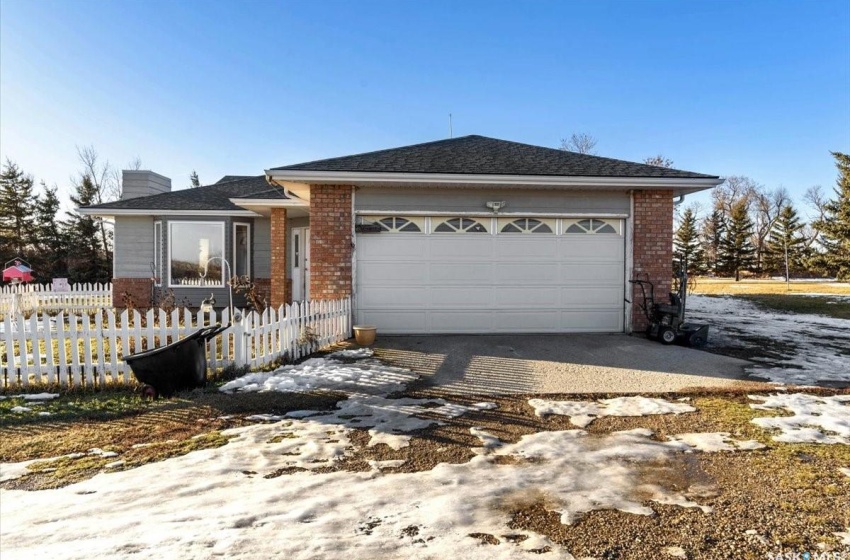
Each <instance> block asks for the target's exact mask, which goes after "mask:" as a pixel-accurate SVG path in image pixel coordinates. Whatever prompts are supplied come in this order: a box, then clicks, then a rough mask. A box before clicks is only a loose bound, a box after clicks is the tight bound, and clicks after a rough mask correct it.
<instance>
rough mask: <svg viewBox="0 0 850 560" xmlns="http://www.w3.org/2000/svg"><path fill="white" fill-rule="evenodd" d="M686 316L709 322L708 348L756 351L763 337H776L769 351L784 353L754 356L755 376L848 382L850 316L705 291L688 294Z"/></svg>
mask: <svg viewBox="0 0 850 560" xmlns="http://www.w3.org/2000/svg"><path fill="white" fill-rule="evenodd" d="M830 297H833V295H832V294H830ZM688 319H689V320H691V321H693V322H694V323H708V324H710V325H711V331H710V332H709V337H708V347H709V348H710V347H712V346H716V347H723V346H732V347H744V348H747V347H749V348H754V349H756V350H755V351H754V354H756V355H757V354H758V353H759V352H758V348H759V347H760V346H763V345H764V339H768V340H770V341H774V342H775V343H774V344H770V345H769V350H770V351H771V352H772V353H773V352H775V353H778V354H780V357H779V358H769V357H753V358H752V359H753V360H754V361H758V362H760V363H759V364H757V365H754V366H751V367H748V368H747V373H749V374H751V375H756V376H758V377H763V378H766V379H768V380H770V381H773V382H777V383H787V384H794V385H824V384H826V385H850V321H848V320H846V319H835V318H831V317H823V316H820V315H808V314H802V313H778V312H774V311H768V310H765V309H761V308H758V307H757V306H755V305H754V304H752V303H750V302H748V301H746V300H743V299H741V298H735V297H711V296H703V295H690V296H688ZM742 337H743V338H742ZM746 337H759V339H761V340H759V339H751V340H747V338H746Z"/></svg>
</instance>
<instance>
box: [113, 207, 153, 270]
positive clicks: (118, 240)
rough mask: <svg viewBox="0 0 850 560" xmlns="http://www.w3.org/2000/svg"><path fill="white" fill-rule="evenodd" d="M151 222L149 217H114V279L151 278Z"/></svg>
mask: <svg viewBox="0 0 850 560" xmlns="http://www.w3.org/2000/svg"><path fill="white" fill-rule="evenodd" d="M153 222H154V219H153V217H151V216H116V217H115V265H114V266H115V268H114V276H115V277H116V278H150V277H151V262H153V253H154V245H153Z"/></svg>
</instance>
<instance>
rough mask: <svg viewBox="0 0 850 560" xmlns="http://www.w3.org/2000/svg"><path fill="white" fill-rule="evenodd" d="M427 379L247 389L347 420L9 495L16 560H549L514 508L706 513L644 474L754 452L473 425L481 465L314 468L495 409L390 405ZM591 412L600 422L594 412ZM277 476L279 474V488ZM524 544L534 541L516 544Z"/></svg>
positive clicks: (243, 437) (325, 419)
mask: <svg viewBox="0 0 850 560" xmlns="http://www.w3.org/2000/svg"><path fill="white" fill-rule="evenodd" d="M413 377H415V376H414V375H413V374H412V373H410V372H408V371H406V370H398V369H395V368H387V367H384V366H381V365H380V363H378V362H375V361H374V360H364V361H361V362H358V363H356V364H344V363H340V362H338V361H336V360H334V359H320V360H308V361H307V362H305V363H304V364H301V365H299V366H289V367H287V368H281V369H280V370H278V371H277V372H274V373H270V374H261V375H259V374H249V375H247V376H245V378H242V379H237V380H235V381H233V382H231V383H229V384H228V386H229V388H228V389H227V390H228V391H235V390H241V391H262V390H284V391H287V390H298V389H316V388H322V389H331V390H340V389H345V390H347V391H348V392H349V398H348V399H347V400H343V401H340V402H339V403H338V405H337V409H336V410H334V411H297V413H295V414H292V413H291V417H280V416H266V415H264V416H263V418H262V420H264V421H265V422H267V423H261V424H254V425H249V426H243V427H239V428H235V429H231V430H225V431H223V432H222V434H223V435H224V436H226V437H228V438H230V439H229V441H228V443H227V444H226V445H224V446H221V447H218V448H214V449H204V450H198V451H193V452H191V453H189V454H187V455H183V456H180V457H174V458H171V459H167V460H164V461H161V462H156V463H149V464H146V465H143V466H140V467H138V468H134V469H129V470H126V471H117V472H116V471H114V470H113V469H114V467H118V466H120V463H119V461H115V462H114V463H110V465H111V466H110V468H107V469H105V470H104V472H101V473H100V474H98V475H96V476H95V477H94V478H92V479H90V480H86V481H84V482H80V483H77V484H73V485H70V486H67V487H65V488H59V489H55V490H43V491H35V492H28V491H22V490H5V489H0V503H2V506H3V523H2V524H1V525H0V541H2V542H3V558H4V560H15V559H18V558H21V559H24V558H26V559H30V558H56V559H85V560H99V559H106V558H115V557H125V556H130V555H132V557H133V558H136V559H139V560H142V559H148V558H186V559H194V558H210V557H218V556H220V557H239V558H242V559H243V560H252V559H263V560H265V559H267V558H287V559H293V560H298V559H307V558H339V557H351V558H378V557H382V558H387V557H389V558H399V557H401V558H413V559H425V558H446V557H462V558H469V559H472V560H474V559H479V558H481V559H483V558H487V559H490V558H536V557H537V555H534V556H530V555H529V552H532V551H534V550H539V549H542V548H544V547H547V546H551V547H552V550H551V552H549V553H548V554H547V555H546V558H572V557H571V556H570V555H569V553H568V552H566V551H564V550H562V549H560V548H559V547H557V546H555V545H553V544H552V543H551V542H550V541H549V540H548V539H547V538H546V537H544V536H542V535H538V534H536V533H530V532H524V531H515V530H512V529H510V528H509V527H508V523H509V521H510V516H509V513H508V512H509V511H511V510H512V509H514V508H515V507H517V506H520V505H523V504H528V503H537V502H543V503H545V504H546V507H547V508H548V509H549V510H550V511H552V512H556V513H558V514H559V515H560V518H561V521H562V522H563V523H567V524H569V523H572V522H574V521H575V520H577V519H578V518H579V517H580V516H581V515H583V514H585V513H587V512H590V511H593V510H601V509H617V510H621V511H624V512H629V513H633V514H637V515H651V514H652V513H653V510H652V508H651V507H650V506H649V505H647V504H646V501H647V500H648V501H649V502H650V503H651V502H656V503H661V504H673V505H677V506H680V507H686V508H699V509H701V510H702V511H703V512H704V513H706V514H708V513H710V511H711V509H710V508H708V507H707V506H703V505H701V504H699V503H697V502H695V501H692V499H691V498H689V496H690V495H691V494H693V495H700V494H699V488H697V487H692V488H679V489H674V488H672V487H668V486H665V484H668V482H667V481H666V479H665V477H658V479H657V480H648V479H647V478H646V477H645V476H644V474H645V473H644V472H643V471H642V465H643V464H646V463H649V462H652V463H657V462H659V461H664V460H666V459H669V458H671V457H672V456H673V455H675V454H677V453H680V452H682V451H698V450H700V449H704V450H709V449H710V450H712V451H717V450H725V448H726V447H733V448H734V449H746V448H752V447H751V446H750V447H748V446H747V444H746V442H743V443H742V442H734V441H731V440H729V439H728V436H727V435H726V434H684V435H682V436H681V439H680V440H674V441H667V442H659V441H655V440H654V439H652V438H653V436H654V434H653V432H652V431H651V430H648V429H645V428H639V429H635V430H628V431H623V432H617V433H613V434H608V435H591V434H588V433H587V432H586V431H584V430H578V429H576V430H566V431H552V432H540V433H534V434H529V435H525V436H523V437H522V438H521V439H520V440H519V441H518V442H516V443H505V442H501V441H500V440H499V439H498V438H497V437H495V436H494V435H492V434H489V433H487V432H485V431H483V430H480V429H476V428H472V429H471V433H472V434H473V435H475V436H476V437H478V438H479V439H480V440H481V442H482V445H483V447H484V448H485V449H484V450H482V451H481V452H479V453H478V454H477V455H476V456H475V457H473V458H472V459H471V460H470V461H469V462H467V463H461V464H447V463H440V464H438V465H437V466H436V467H435V468H433V469H432V470H430V471H422V472H414V473H393V472H386V473H385V472H383V469H392V468H395V467H398V466H400V465H401V464H403V461H402V460H392V461H374V462H372V463H370V466H371V470H370V471H368V472H347V471H337V472H325V473H321V472H316V469H317V468H318V467H327V466H333V465H334V464H335V463H336V462H337V461H339V460H340V459H341V458H343V457H345V456H347V455H348V454H350V453H352V452H353V449H352V443H351V438H350V437H349V435H350V433H351V430H352V429H353V428H354V427H369V428H370V433H371V434H372V442H370V444H374V443H375V442H376V440H377V442H380V443H387V444H389V445H391V446H400V445H402V444H405V443H407V440H406V439H405V438H408V437H409V436H408V435H407V432H409V431H410V430H416V429H419V428H422V427H425V426H428V425H431V424H433V423H435V422H440V421H441V420H440V418H443V419H447V418H451V417H455V416H458V415H461V414H464V413H468V412H471V411H476V412H480V411H482V410H487V409H490V408H492V406H491V404H492V403H476V404H475V405H471V406H465V405H460V404H456V403H451V402H448V401H445V400H443V399H408V398H405V399H389V398H387V397H386V394H387V393H388V392H390V391H393V390H395V389H396V388H398V386H399V385H400V384H402V383H403V382H405V381H409V380H410V379H412V378H413ZM292 388H295V389H292ZM382 391H383V393H381V392H382ZM585 404H587V405H594V406H595V407H596V408H594V409H593V411H594V414H595V415H605V414H613V415H618V416H620V415H627V414H628V415H635V414H653V413H654V414H657V413H670V412H672V413H680V412H689V411H691V410H693V407H691V406H690V405H687V404H683V403H670V402H667V401H663V400H659V399H642V398H640V397H624V398H620V399H609V400H605V401H599V402H598V403H585ZM546 406H550V407H552V408H555V405H551V404H549V405H546ZM585 416H591V415H589V414H587V411H585ZM593 417H595V416H593ZM707 442H708V443H707ZM721 444H722V445H721ZM89 453H97V454H99V455H101V456H108V455H107V454H108V453H109V452H103V451H102V450H98V449H92V450H90V451H89ZM83 455H84V454H82V453H80V454H77V456H79V457H82V456H83ZM506 459H507V460H506ZM23 467H24V465H23V464H17V465H0V468H2V474H3V476H4V477H5V476H6V473H7V472H10V471H11V474H12V475H13V476H14V475H16V474H17V475H20V474H22V470H21V469H22V468H23ZM271 474H276V475H280V476H273V477H269V478H266V477H267V476H268V475H271ZM80 519H84V520H85V521H86V522H85V523H80V522H79V520H80ZM471 533H487V534H491V535H494V536H495V537H496V538H497V539H498V540H499V541H500V544H498V545H491V546H486V547H484V546H481V545H480V543H479V541H478V540H477V539H475V538H472V537H470V536H469V535H470V534H471ZM518 534H522V535H525V536H526V537H527V538H525V539H522V538H513V537H512V536H513V535H518ZM506 536H511V537H512V538H510V539H509V538H507V537H506Z"/></svg>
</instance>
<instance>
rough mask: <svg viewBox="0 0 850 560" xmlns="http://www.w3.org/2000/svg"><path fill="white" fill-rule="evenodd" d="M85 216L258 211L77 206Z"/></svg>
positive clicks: (245, 213) (246, 214)
mask: <svg viewBox="0 0 850 560" xmlns="http://www.w3.org/2000/svg"><path fill="white" fill-rule="evenodd" d="M75 210H76V212H77V213H78V214H82V215H83V216H100V217H109V216H151V217H153V216H211V217H212V216H215V217H217V216H238V217H241V218H256V217H257V216H259V214H257V213H256V212H252V211H250V210H156V209H149V210H143V209H136V208H133V209H129V208H111V209H108V208H75Z"/></svg>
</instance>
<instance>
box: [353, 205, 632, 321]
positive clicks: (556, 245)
mask: <svg viewBox="0 0 850 560" xmlns="http://www.w3.org/2000/svg"><path fill="white" fill-rule="evenodd" d="M364 218H366V219H367V220H368V223H372V224H382V227H383V231H381V232H380V233H358V234H357V238H356V250H357V273H356V278H357V285H356V314H357V319H356V320H357V322H359V323H363V324H374V325H377V326H378V328H379V329H380V331H381V332H384V333H387V334H394V333H395V334H402V333H496V332H508V333H544V332H622V331H623V327H624V311H625V308H624V295H625V293H624V292H625V278H624V276H625V238H624V234H623V229H624V227H623V221H622V220H620V219H570V220H567V219H547V218H542V217H541V218H502V217H499V218H440V217H430V218H419V217H412V216H409V217H403V216H392V217H381V216H375V217H364Z"/></svg>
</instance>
